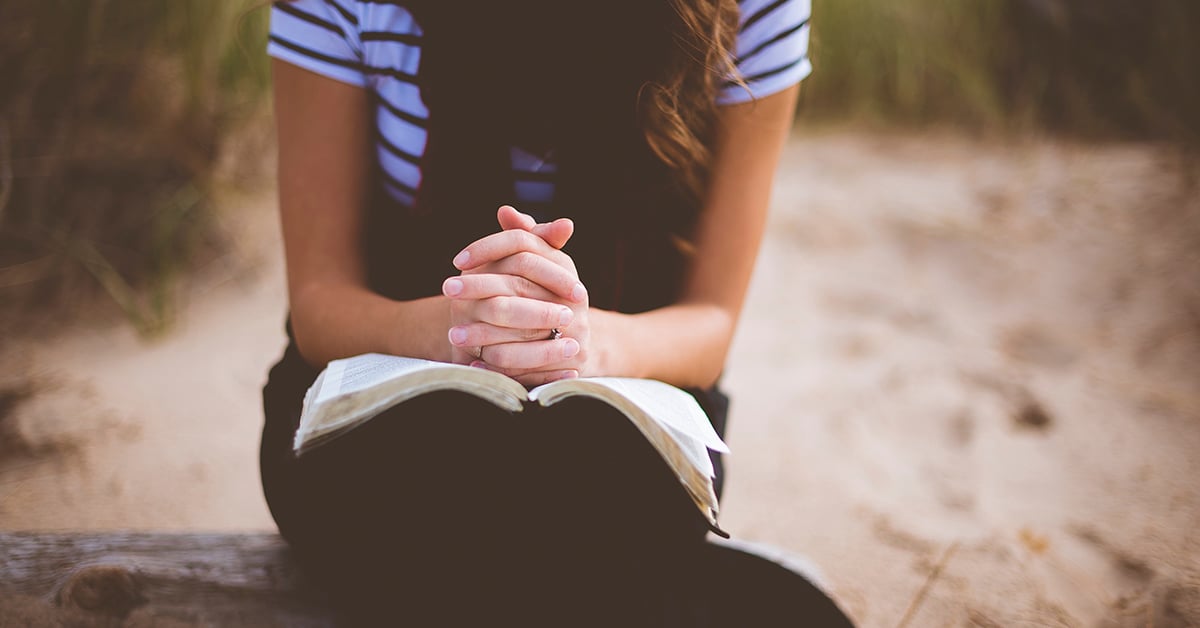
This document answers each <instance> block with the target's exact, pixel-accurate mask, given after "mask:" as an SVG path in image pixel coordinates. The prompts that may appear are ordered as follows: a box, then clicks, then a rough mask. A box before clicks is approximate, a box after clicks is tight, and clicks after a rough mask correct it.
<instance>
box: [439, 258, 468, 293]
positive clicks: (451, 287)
mask: <svg viewBox="0 0 1200 628" xmlns="http://www.w3.org/2000/svg"><path fill="white" fill-rule="evenodd" d="M464 252H465V251H464ZM456 259H457V258H456ZM455 263H458V262H457V261H456V262H455ZM462 291H463V282H462V279H459V278H458V277H451V278H450V279H447V280H446V283H443V284H442V292H443V293H445V294H446V296H448V297H456V296H458V295H460V294H462Z"/></svg>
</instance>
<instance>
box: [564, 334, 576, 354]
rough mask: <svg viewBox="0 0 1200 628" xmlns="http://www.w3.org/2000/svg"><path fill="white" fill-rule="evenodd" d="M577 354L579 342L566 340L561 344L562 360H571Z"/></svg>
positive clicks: (571, 339) (572, 339)
mask: <svg viewBox="0 0 1200 628" xmlns="http://www.w3.org/2000/svg"><path fill="white" fill-rule="evenodd" d="M576 353H579V341H578V340H575V339H574V338H567V339H566V341H565V342H563V358H573V357H575V354H576Z"/></svg>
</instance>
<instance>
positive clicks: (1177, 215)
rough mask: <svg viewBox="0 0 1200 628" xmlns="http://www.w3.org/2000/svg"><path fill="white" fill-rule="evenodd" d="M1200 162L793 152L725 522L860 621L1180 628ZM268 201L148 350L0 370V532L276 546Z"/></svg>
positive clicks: (871, 149) (886, 141)
mask: <svg viewBox="0 0 1200 628" xmlns="http://www.w3.org/2000/svg"><path fill="white" fill-rule="evenodd" d="M1198 181H1200V168H1198V167H1197V166H1196V165H1195V164H1194V163H1191V164H1189V163H1188V162H1186V161H1183V160H1182V159H1181V158H1180V157H1179V156H1178V155H1176V154H1175V153H1174V152H1172V151H1171V150H1169V149H1166V148H1161V147H1154V146H1145V145H1106V146H1080V145H1069V144H1063V143H1061V142H1054V141H1049V140H1045V141H1041V140H1023V141H1021V142H1019V143H1013V144H1002V143H996V142H994V141H991V142H984V141H977V140H970V139H965V138H960V137H955V136H941V135H922V136H874V135H869V134H864V133H861V132H822V133H814V134H807V135H805V136H803V137H801V136H797V137H796V138H795V139H794V141H792V142H791V143H790V144H789V146H788V147H787V150H786V154H785V156H784V163H783V166H782V168H781V174H780V177H779V179H778V181H777V190H776V194H775V200H774V205H773V209H772V216H771V220H770V224H769V228H768V234H767V238H766V241H765V242H764V246H763V251H762V255H761V258H760V261H759V266H758V271H757V274H756V276H755V281H754V284H753V286H752V288H751V294H750V297H749V300H748V302H747V305H746V309H745V312H744V315H743V318H742V321H741V326H740V328H739V333H738V336H737V338H736V341H735V345H734V348H733V352H732V355H731V357H730V360H729V365H728V370H727V375H726V377H725V386H726V388H727V389H728V390H729V392H730V394H731V396H732V397H733V404H734V405H733V409H732V414H731V424H730V430H729V434H728V441H729V444H730V446H731V447H732V448H733V451H734V454H733V456H732V457H731V458H730V460H729V468H730V476H729V484H728V486H727V495H726V499H725V500H724V502H723V515H722V523H723V525H724V527H726V528H727V529H728V530H729V531H730V532H732V533H733V534H734V536H735V537H737V538H739V539H744V540H750V541H756V542H761V543H767V544H770V545H773V546H776V547H778V548H780V549H782V550H785V551H787V552H790V553H793V554H800V555H803V556H805V557H807V558H808V559H810V560H811V561H812V562H813V563H815V564H816V565H817V566H818V567H819V568H820V570H821V571H822V572H823V573H824V576H825V578H826V580H827V581H828V582H829V583H830V585H831V586H832V587H833V589H834V591H835V593H836V595H837V597H838V599H839V600H840V601H841V602H842V603H843V605H844V606H845V608H846V609H847V610H848V611H849V612H850V613H851V614H852V615H853V616H854V617H855V618H856V619H857V620H858V621H859V622H860V623H861V624H862V625H863V626H897V625H900V624H906V625H910V626H949V625H954V626H961V625H974V626H1020V625H1029V626H1035V625H1036V626H1147V625H1153V626H1157V627H1161V626H1188V625H1200V534H1198V533H1197V531H1196V529H1197V525H1198V524H1200V481H1198V480H1197V478H1200V456H1197V455H1196V452H1198V451H1200V183H1198ZM273 207H274V201H273V198H272V196H271V194H270V193H269V192H264V193H263V194H261V195H257V196H253V197H249V198H245V197H243V198H230V199H228V200H227V201H226V202H224V203H223V206H222V212H221V221H222V222H221V224H222V226H223V228H224V229H225V230H226V231H228V232H229V233H230V234H232V235H234V236H235V239H236V242H237V244H236V246H235V247H234V248H233V250H232V251H231V253H229V254H228V255H226V256H224V257H222V258H220V259H218V260H216V261H215V262H214V263H212V264H210V265H208V266H206V267H205V268H202V269H201V270H200V271H199V272H198V273H197V274H196V277H195V279H194V281H192V282H191V284H190V285H189V286H188V287H187V289H186V291H185V292H186V294H185V295H184V296H183V304H184V306H183V307H182V309H181V311H180V314H179V318H178V321H177V323H176V326H175V327H174V329H173V330H172V331H171V332H170V333H169V334H168V335H166V336H165V337H162V338H159V339H156V340H152V341H147V340H145V339H143V338H140V337H138V336H137V335H136V334H135V333H134V332H133V331H132V330H131V329H130V328H129V326H128V325H126V324H123V323H122V322H121V321H120V320H119V319H116V320H114V317H113V316H111V315H109V314H106V313H105V309H104V308H102V307H101V308H98V312H99V313H97V314H95V315H94V316H92V315H91V313H88V316H86V317H85V315H84V314H82V313H81V314H80V315H79V316H78V317H77V318H78V319H79V320H85V319H86V318H98V319H101V320H91V321H89V322H77V323H74V324H72V325H70V326H68V327H66V328H58V329H56V330H55V331H53V332H52V333H48V334H47V333H43V332H38V331H34V330H32V329H31V330H30V331H28V333H23V334H17V335H16V337H9V338H5V339H4V342H3V344H2V346H0V529H3V530H27V529H36V530H51V529H53V530H114V529H134V530H269V529H272V528H273V524H272V521H271V518H270V515H269V513H268V512H267V510H266V507H265V505H264V503H263V500H262V496H261V489H260V485H259V480H258V474H257V458H256V455H257V445H258V432H259V429H260V427H261V415H260V405H259V404H260V401H259V389H260V387H261V385H262V383H263V381H264V378H265V373H266V369H267V368H268V366H269V365H270V364H271V363H272V362H273V360H274V359H275V358H276V357H277V354H278V353H279V351H280V350H281V348H282V346H283V335H282V322H283V317H284V312H285V293H284V289H283V271H282V264H281V253H280V242H279V236H278V233H277V225H276V222H275V216H274V213H273V211H274V210H273Z"/></svg>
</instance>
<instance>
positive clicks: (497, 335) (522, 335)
mask: <svg viewBox="0 0 1200 628" xmlns="http://www.w3.org/2000/svg"><path fill="white" fill-rule="evenodd" d="M549 335H550V332H548V331H546V330H545V329H514V328H511V327H497V326H496V325H489V324H487V323H469V324H466V325H456V326H454V327H451V328H450V331H449V333H448V336H449V338H450V344H452V345H454V346H455V347H458V348H460V349H462V350H463V351H467V350H468V349H470V351H469V352H470V353H472V355H474V351H475V349H474V347H486V346H489V345H498V344H506V343H510V342H530V341H535V340H545V339H546V338H547V337H548V336H549ZM475 357H478V356H475Z"/></svg>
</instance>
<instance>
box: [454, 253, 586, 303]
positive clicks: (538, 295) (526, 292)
mask: <svg viewBox="0 0 1200 628" xmlns="http://www.w3.org/2000/svg"><path fill="white" fill-rule="evenodd" d="M526 255H533V254H532V253H527V254H526ZM542 264H543V265H545V266H549V267H553V268H556V269H558V271H559V272H562V273H565V272H566V271H564V270H563V269H562V267H560V266H556V265H554V264H553V263H551V262H549V261H547V260H544V259H543V260H542ZM489 269H490V268H489ZM536 276H538V277H541V276H540V275H536ZM545 279H546V280H547V281H557V282H558V283H563V282H567V283H568V284H577V283H579V282H578V281H575V280H574V278H573V277H568V278H567V279H565V280H564V279H561V278H555V277H546V278H545ZM572 289H573V288H572ZM569 290H570V289H568V295H569V294H570V292H569ZM442 294H444V295H446V296H448V297H450V298H451V299H487V298H491V297H500V296H518V297H526V298H530V299H537V300H538V301H551V302H553V301H556V300H557V299H559V298H561V297H559V296H557V295H555V294H554V293H552V292H550V291H549V290H547V289H546V288H543V287H542V286H541V285H540V284H539V283H535V282H534V281H532V280H530V279H529V278H526V277H523V276H521V275H518V274H514V273H509V272H504V271H503V270H499V271H498V272H492V273H481V274H475V275H463V276H461V277H450V278H449V279H447V280H446V281H444V282H442Z"/></svg>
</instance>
